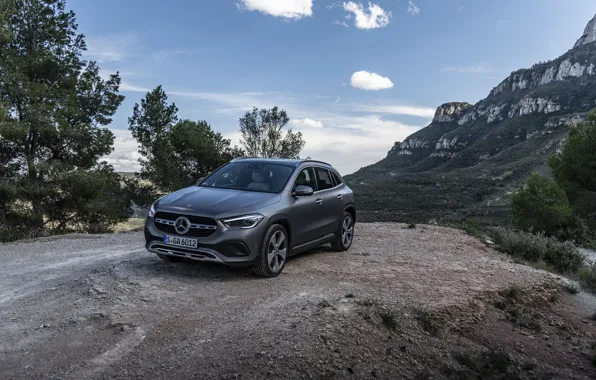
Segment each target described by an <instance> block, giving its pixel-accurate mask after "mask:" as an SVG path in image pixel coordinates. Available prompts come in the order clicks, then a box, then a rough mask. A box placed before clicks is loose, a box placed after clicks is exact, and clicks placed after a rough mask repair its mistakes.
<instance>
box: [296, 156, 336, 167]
mask: <svg viewBox="0 0 596 380" xmlns="http://www.w3.org/2000/svg"><path fill="white" fill-rule="evenodd" d="M301 161H302V162H315V163H317V164H323V165H328V166H331V164H330V163H328V162H325V161H319V160H311V159H310V158H306V159H304V160H301Z"/></svg>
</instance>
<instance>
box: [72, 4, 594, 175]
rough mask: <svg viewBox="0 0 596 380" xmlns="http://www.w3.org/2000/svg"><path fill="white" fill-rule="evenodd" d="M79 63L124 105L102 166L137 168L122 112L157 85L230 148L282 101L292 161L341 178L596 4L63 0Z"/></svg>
mask: <svg viewBox="0 0 596 380" xmlns="http://www.w3.org/2000/svg"><path fill="white" fill-rule="evenodd" d="M67 7H68V8H69V9H72V10H73V11H74V12H75V13H76V15H77V22H78V24H79V32H81V33H83V34H84V35H85V36H86V42H87V47H88V50H87V52H85V55H84V58H86V59H91V60H95V61H97V62H98V63H99V66H100V67H101V69H102V75H105V76H106V77H107V76H108V75H109V74H111V73H115V72H119V73H120V76H121V78H122V85H121V87H120V91H121V93H122V94H123V95H125V96H126V99H125V100H124V102H123V103H122V105H121V106H120V108H119V110H118V112H117V113H116V115H115V116H114V119H113V122H112V123H111V124H110V125H109V128H110V129H111V130H112V131H113V132H114V134H115V136H116V141H115V150H114V152H113V153H112V154H111V155H110V156H108V157H107V158H106V159H107V161H108V162H109V163H110V164H112V165H113V166H114V168H115V169H116V170H117V171H134V170H137V169H138V168H139V166H138V158H139V156H138V153H137V144H136V141H135V140H134V139H132V137H131V136H130V133H129V132H128V117H130V116H131V115H132V109H133V106H134V104H135V103H140V100H141V99H142V98H143V97H144V96H145V94H146V92H147V91H149V90H151V89H153V88H155V87H156V86H158V85H162V86H163V88H164V90H165V91H166V93H167V94H168V97H169V101H171V102H174V103H176V105H177V106H178V108H179V113H178V116H179V117H180V118H182V119H186V118H187V119H192V120H196V121H198V120H206V121H207V122H208V123H209V124H210V125H211V126H212V128H213V129H214V130H215V131H217V132H220V133H221V134H222V135H224V136H225V137H226V138H229V139H231V140H232V143H233V144H238V143H239V137H240V134H239V132H238V129H239V126H238V119H239V118H240V117H242V116H243V115H244V113H245V112H247V111H249V110H251V109H252V108H253V107H258V108H271V107H273V106H279V107H280V108H283V109H284V110H286V111H287V112H288V115H289V117H290V118H291V121H290V123H289V127H290V128H292V130H293V131H300V132H301V133H302V134H303V137H304V139H305V141H306V145H305V148H304V149H303V151H302V152H301V157H311V158H313V159H319V160H324V161H328V162H329V163H331V164H332V165H334V166H335V167H337V168H338V170H339V171H340V173H341V174H343V175H346V174H349V173H352V172H354V171H356V170H358V169H359V168H361V167H364V166H367V165H370V164H372V163H374V162H377V161H379V160H381V159H382V158H384V157H385V156H386V155H387V152H388V151H389V150H390V149H391V147H392V146H393V144H394V143H395V142H396V141H403V140H404V139H405V138H406V137H407V136H408V135H410V134H412V133H414V132H416V131H417V130H419V129H420V128H423V127H424V126H426V125H428V124H429V122H430V121H431V119H432V116H433V115H434V112H435V110H436V107H438V106H439V105H441V104H443V103H446V102H452V101H467V102H470V103H476V102H477V101H479V100H481V99H483V98H484V97H486V96H487V95H488V93H489V91H490V90H491V89H492V88H493V87H494V86H496V85H497V84H498V83H499V82H501V81H502V80H503V79H505V78H506V77H507V76H508V75H509V73H511V72H512V71H514V70H517V69H520V68H528V67H530V66H531V65H532V64H534V63H536V62H539V61H546V60H549V59H553V58H556V57H557V56H559V55H561V54H563V53H564V52H566V51H567V50H569V49H570V48H571V47H573V44H574V43H575V41H576V40H577V39H578V38H579V37H580V36H581V35H582V32H583V30H584V28H585V26H586V24H587V22H588V21H589V20H590V19H591V18H592V17H593V16H594V14H596V2H595V1H593V0H499V1H489V0H375V1H372V2H368V1H364V2H359V1H334V0H192V1H191V0H187V1H183V0H169V1H163V0H159V1H158V0H102V1H95V0H68V1H67Z"/></svg>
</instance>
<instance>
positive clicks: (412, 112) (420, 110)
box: [358, 104, 436, 119]
mask: <svg viewBox="0 0 596 380" xmlns="http://www.w3.org/2000/svg"><path fill="white" fill-rule="evenodd" d="M358 108H359V109H360V110H362V111H368V112H376V113H388V114H393V115H405V116H417V117H423V118H428V119H432V118H433V117H434V116H435V111H436V109H435V108H430V107H416V106H403V105H396V106H392V105H370V104H369V105H360V106H359V107H358Z"/></svg>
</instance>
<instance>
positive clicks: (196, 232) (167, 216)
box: [153, 212, 217, 238]
mask: <svg viewBox="0 0 596 380" xmlns="http://www.w3.org/2000/svg"><path fill="white" fill-rule="evenodd" d="M180 216H184V217H186V218H187V219H188V220H189V221H190V222H191V223H192V224H201V225H205V226H213V227H215V228H213V229H205V228H191V229H190V230H189V231H188V232H187V233H185V234H184V235H180V234H179V233H178V232H176V229H175V228H174V226H173V225H169V224H164V223H159V222H158V221H157V220H158V219H164V220H169V221H172V222H173V221H175V220H176V219H178V218H179V217H180ZM153 225H154V226H155V228H157V229H158V230H159V231H161V232H164V233H166V234H170V235H180V236H185V237H197V238H204V237H207V236H210V235H213V234H214V233H215V230H216V228H217V222H216V221H215V219H213V218H207V217H203V216H194V215H179V214H173V213H169V212H157V213H155V216H154V218H153Z"/></svg>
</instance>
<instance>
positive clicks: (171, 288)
mask: <svg viewBox="0 0 596 380" xmlns="http://www.w3.org/2000/svg"><path fill="white" fill-rule="evenodd" d="M0 257H1V258H2V260H3V265H2V267H1V268H0V368H1V369H2V370H1V371H0V378H7V379H37V378H39V379H42V378H43V379H53V378H60V379H83V378H84V379H87V378H97V379H108V378H109V379H113V378H122V379H128V378H152V379H160V378H163V379H178V378H197V379H209V378H222V379H223V378H226V379H227V378H251V379H252V378H254V379H261V378H264V377H267V376H269V377H271V378H292V379H294V378H337V379H343V378H346V376H354V378H387V379H392V378H400V377H404V378H412V376H417V375H419V374H420V371H421V370H426V371H431V372H432V370H433V368H435V369H436V368H438V366H439V362H441V361H442V360H443V359H444V357H446V356H445V355H446V351H445V350H450V349H451V348H449V347H443V349H439V348H438V347H439V346H440V345H442V344H444V343H441V342H443V341H442V340H437V341H432V340H429V339H434V338H432V337H433V336H434V334H433V331H434V330H435V329H434V327H432V322H431V319H429V318H430V317H429V316H431V315H438V314H437V313H439V312H442V311H448V313H447V315H448V316H449V320H450V322H449V321H446V320H443V321H442V322H441V323H450V324H451V325H452V326H456V328H453V329H452V330H454V331H460V330H461V329H462V328H461V326H464V325H465V324H466V323H468V322H470V323H476V324H478V321H481V320H482V319H483V318H485V317H486V315H489V314H490V313H488V314H487V310H488V309H487V306H486V305H487V302H489V301H488V300H489V299H490V298H491V297H492V296H493V295H494V294H497V292H499V291H502V290H503V289H509V288H510V287H511V285H512V284H516V286H517V287H519V288H521V289H554V287H555V286H556V285H555V283H556V282H557V281H559V280H558V279H557V277H556V276H554V275H552V274H549V273H546V272H544V271H538V270H535V269H532V268H530V267H526V266H523V265H517V264H514V263H513V262H512V261H511V260H509V259H508V258H507V257H506V256H504V255H502V254H500V253H498V252H496V251H494V250H492V249H490V248H487V247H486V246H485V245H484V244H483V243H481V242H480V241H478V240H476V239H474V238H472V237H469V236H467V235H465V234H463V233H462V232H460V231H457V230H453V229H448V228H442V227H437V226H419V227H418V228H416V229H408V228H406V226H405V225H401V224H360V225H358V226H357V232H356V238H355V242H354V245H353V246H352V248H351V249H350V250H349V251H348V252H344V253H337V252H332V251H331V250H329V249H324V248H323V249H321V250H317V251H312V252H307V253H305V254H302V255H299V256H298V257H296V258H293V259H291V260H290V261H289V262H288V263H287V265H286V267H285V269H284V272H283V273H282V274H281V275H280V276H278V277H277V278H274V279H261V278H257V277H255V276H254V275H253V274H252V272H251V271H250V270H246V269H233V268H227V267H223V266H218V265H215V264H204V263H194V262H187V263H179V264H167V263H164V262H162V261H161V260H160V259H158V258H157V257H156V256H155V255H153V254H150V253H148V252H146V251H145V249H144V247H143V236H142V233H126V234H112V235H70V236H65V237H61V238H47V239H38V240H34V241H28V242H20V243H15V244H4V245H0ZM541 297H542V298H544V299H546V298H545V297H547V296H546V295H545V296H541ZM550 297H551V298H552V297H553V296H552V294H551V295H550ZM586 302H588V303H589V302H592V299H588V301H586ZM586 310H587V309H586ZM427 319H428V321H427ZM432 320H435V319H432ZM438 320H439V319H437V321H438ZM498 320H502V318H500V319H498ZM453 321H456V322H453ZM437 323H439V322H437ZM495 323H497V322H495ZM499 323H504V322H499ZM580 325H581V324H580ZM429 326H430V327H429ZM457 326H460V327H459V328H457ZM589 327H590V328H592V327H593V326H592V325H589ZM429 328H430V330H429ZM397 330H399V331H401V333H399V334H398V333H397V332H396V331H397ZM472 330H473V329H472ZM472 330H470V331H472ZM589 333H590V334H592V332H589ZM582 334H584V335H585V334H587V333H582ZM594 336H595V337H596V331H595V332H594ZM458 339H460V338H458ZM399 342H406V343H404V344H405V345H402V344H401V343H399ZM423 342H427V344H424V343H423ZM433 342H435V343H433ZM453 342H454V343H453V344H461V343H457V342H456V341H455V340H453ZM433 344H436V347H435V346H432V345H433ZM406 345H411V346H412V347H417V348H416V349H413V350H412V353H411V354H408V355H411V356H408V357H407V358H406V359H404V357H403V356H400V355H402V354H404V353H405V352H406V351H405V348H402V347H406ZM397 347H399V349H398V348H397ZM450 347H451V346H450ZM484 347H488V346H487V345H484ZM425 350H426V351H425ZM447 356H448V355H447ZM430 357H436V358H437V360H436V363H435V362H432V363H431V362H427V363H423V362H421V361H420V360H422V361H424V360H426V359H425V358H430ZM416 358H417V359H416ZM445 360H447V359H445ZM586 360H590V359H589V358H588V359H586ZM594 360H595V363H596V357H595V359H594ZM433 363H434V364H433ZM441 365H443V364H441ZM595 365H596V364H595ZM587 366H588V367H589V364H588V365H587ZM437 371H438V369H437ZM437 373H439V372H437ZM440 373H443V372H440ZM555 373H556V371H555ZM433 376H434V375H433ZM433 376H431V377H427V378H435V377H433ZM437 376H438V375H437ZM441 376H442V375H441ZM441 376H438V377H441ZM589 376H591V375H589ZM589 376H588V377H586V378H590V377H589ZM561 378H565V377H561ZM577 378H583V377H581V376H579V377H577Z"/></svg>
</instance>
